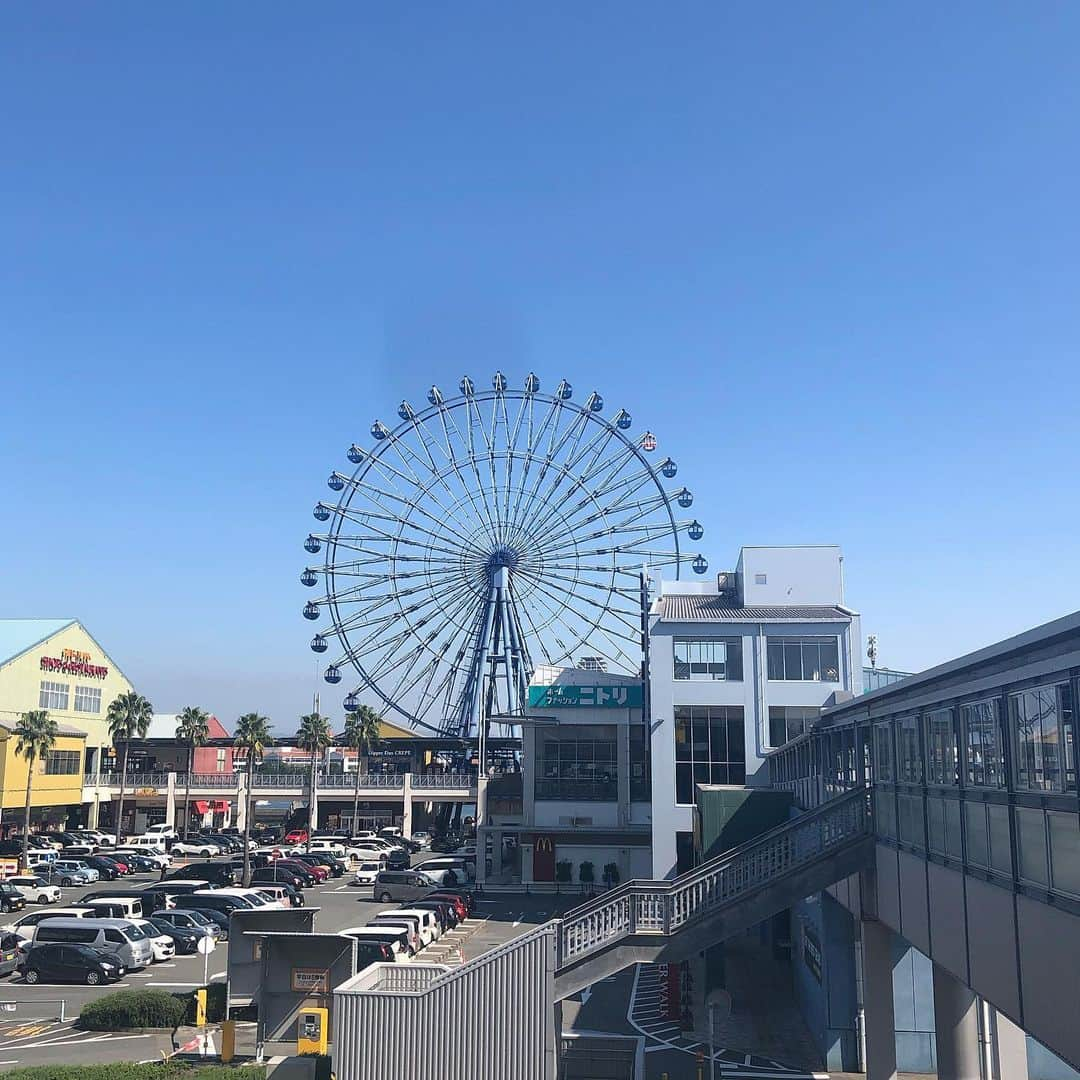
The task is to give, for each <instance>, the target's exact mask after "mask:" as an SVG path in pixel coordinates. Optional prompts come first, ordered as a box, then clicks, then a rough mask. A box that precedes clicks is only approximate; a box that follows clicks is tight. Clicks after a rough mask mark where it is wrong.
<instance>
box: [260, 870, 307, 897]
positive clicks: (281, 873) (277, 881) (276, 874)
mask: <svg viewBox="0 0 1080 1080" xmlns="http://www.w3.org/2000/svg"><path fill="white" fill-rule="evenodd" d="M307 879H308V880H310V881H312V882H314V880H315V879H314V877H313V876H312V875H310V874H309V875H307ZM251 884H252V885H253V886H255V885H288V886H289V887H290V888H291V889H295V890H297V891H299V890H300V889H303V888H304V887H305V886H306V884H307V882H306V881H305V880H303V879H302V878H301V877H300V871H299V870H298V869H297V870H290V869H289V867H287V866H281V867H275V866H261V867H259V868H258V869H257V870H253V871H252V872H251Z"/></svg>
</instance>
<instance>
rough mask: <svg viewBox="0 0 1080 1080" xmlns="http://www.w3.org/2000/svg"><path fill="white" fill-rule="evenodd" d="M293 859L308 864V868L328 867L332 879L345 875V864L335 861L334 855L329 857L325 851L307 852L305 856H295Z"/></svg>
mask: <svg viewBox="0 0 1080 1080" xmlns="http://www.w3.org/2000/svg"><path fill="white" fill-rule="evenodd" d="M292 858H293V859H294V860H295V859H299V860H300V862H304V863H307V864H308V866H326V867H329V869H330V874H331V876H332V877H341V875H342V874H344V873H345V864H344V863H343V862H342V861H341V860H340V859H335V858H334V856H333V855H328V854H327V853H326V852H325V851H320V852H318V853H315V852H305V853H304V854H303V855H293V856H292Z"/></svg>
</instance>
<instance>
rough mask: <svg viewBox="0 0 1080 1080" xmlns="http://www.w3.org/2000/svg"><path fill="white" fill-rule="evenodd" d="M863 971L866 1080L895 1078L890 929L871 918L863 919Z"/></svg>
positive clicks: (890, 1079)
mask: <svg viewBox="0 0 1080 1080" xmlns="http://www.w3.org/2000/svg"><path fill="white" fill-rule="evenodd" d="M862 971H863V1013H864V1016H865V1020H864V1024H863V1026H864V1029H865V1031H866V1062H865V1067H866V1080H896V1020H895V1017H894V1014H893V961H892V932H891V931H890V930H889V928H888V927H887V926H885V925H884V924H882V923H879V922H877V921H876V920H873V919H863V921H862ZM939 1065H940V1062H939Z"/></svg>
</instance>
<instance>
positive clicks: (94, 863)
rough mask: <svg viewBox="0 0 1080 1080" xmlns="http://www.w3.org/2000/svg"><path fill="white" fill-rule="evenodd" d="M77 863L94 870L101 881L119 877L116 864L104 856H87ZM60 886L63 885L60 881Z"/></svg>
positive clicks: (113, 879)
mask: <svg viewBox="0 0 1080 1080" xmlns="http://www.w3.org/2000/svg"><path fill="white" fill-rule="evenodd" d="M79 861H80V862H81V863H83V864H84V865H85V866H89V867H90V869H91V870H96V871H97V872H98V876H99V877H100V878H101V880H102V881H115V880H116V879H117V878H118V877H119V876H120V869H119V867H117V865H116V863H114V862H113V861H112V860H111V859H108V858H106V857H105V856H104V855H89V856H87V857H86V858H85V859H80V860H79ZM60 884H61V885H63V884H64V882H63V881H61V882H60Z"/></svg>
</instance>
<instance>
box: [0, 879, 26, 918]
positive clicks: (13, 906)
mask: <svg viewBox="0 0 1080 1080" xmlns="http://www.w3.org/2000/svg"><path fill="white" fill-rule="evenodd" d="M24 907H26V897H25V896H23V894H22V893H21V892H19V890H18V889H16V888H15V886H14V885H9V884H8V883H7V882H6V881H0V911H2V912H3V913H4V914H5V915H6V914H7V913H8V912H9V911H22V909H23V908H24Z"/></svg>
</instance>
